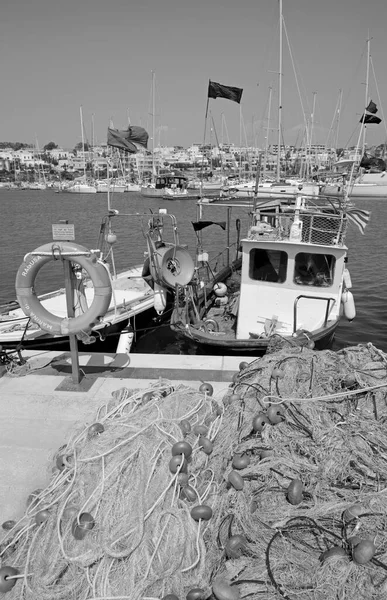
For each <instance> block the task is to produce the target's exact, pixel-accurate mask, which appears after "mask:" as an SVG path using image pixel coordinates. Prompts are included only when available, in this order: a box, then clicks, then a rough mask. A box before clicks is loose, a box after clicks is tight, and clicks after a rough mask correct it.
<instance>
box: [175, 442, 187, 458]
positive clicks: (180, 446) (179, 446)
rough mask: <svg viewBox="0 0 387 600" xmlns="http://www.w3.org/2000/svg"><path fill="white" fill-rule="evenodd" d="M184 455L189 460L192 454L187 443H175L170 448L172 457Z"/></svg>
mask: <svg viewBox="0 0 387 600" xmlns="http://www.w3.org/2000/svg"><path fill="white" fill-rule="evenodd" d="M179 454H184V456H185V457H186V458H189V457H190V456H191V454H192V446H191V444H189V443H188V442H184V441H181V442H176V443H175V444H173V446H172V456H177V455H179Z"/></svg>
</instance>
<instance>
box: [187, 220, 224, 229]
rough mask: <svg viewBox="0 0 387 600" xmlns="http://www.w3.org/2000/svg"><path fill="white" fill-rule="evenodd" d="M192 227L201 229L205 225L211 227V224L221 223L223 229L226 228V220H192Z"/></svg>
mask: <svg viewBox="0 0 387 600" xmlns="http://www.w3.org/2000/svg"><path fill="white" fill-rule="evenodd" d="M191 223H192V227H193V228H194V230H195V231H201V230H202V229H204V228H205V227H209V226H210V225H219V227H221V228H222V229H223V230H225V229H226V221H221V222H216V221H196V222H195V223H194V222H193V221H191Z"/></svg>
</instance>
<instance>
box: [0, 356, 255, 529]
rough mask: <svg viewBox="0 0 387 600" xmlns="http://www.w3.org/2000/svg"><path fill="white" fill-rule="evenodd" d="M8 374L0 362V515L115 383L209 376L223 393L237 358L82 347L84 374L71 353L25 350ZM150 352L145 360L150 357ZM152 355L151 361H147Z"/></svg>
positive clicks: (42, 473)
mask: <svg viewBox="0 0 387 600" xmlns="http://www.w3.org/2000/svg"><path fill="white" fill-rule="evenodd" d="M23 356H24V358H26V359H27V363H26V365H24V366H21V367H20V368H19V370H16V371H15V372H14V373H13V375H10V374H8V373H7V372H6V370H5V367H3V366H0V411H1V415H2V435H1V440H0V523H2V522H4V521H5V520H7V519H18V518H20V516H21V515H22V514H23V513H24V511H25V507H26V499H27V497H28V496H29V494H30V493H31V492H32V491H33V490H35V489H38V488H44V487H46V485H47V484H48V481H49V479H50V476H51V469H52V466H53V461H52V459H53V456H54V454H55V452H56V451H57V450H58V448H59V447H60V446H62V445H63V444H65V443H67V441H68V439H69V436H70V434H71V432H72V431H74V428H77V427H83V426H85V425H87V424H91V423H93V421H94V420H95V415H96V412H97V409H98V408H99V407H100V406H101V405H103V404H105V403H106V402H107V401H108V400H109V398H110V396H111V393H112V392H113V391H115V390H118V389H120V388H123V387H125V388H129V389H146V388H149V387H150V386H151V385H152V383H154V382H156V381H158V380H159V378H160V377H162V378H163V379H167V380H169V381H171V383H172V384H173V385H177V384H178V383H183V384H185V385H188V386H191V387H194V388H195V389H197V388H198V387H199V386H200V384H201V383H202V382H203V381H208V382H211V384H212V386H213V388H214V397H215V398H216V397H218V398H222V397H223V395H224V393H225V391H226V390H227V388H228V385H229V383H230V382H231V380H232V377H233V375H234V373H235V372H236V371H238V370H239V363H240V362H241V361H242V360H248V361H251V360H252V359H251V358H244V357H243V356H241V357H230V356H191V355H166V354H152V355H149V354H131V355H124V354H122V355H114V354H80V366H81V369H82V371H83V373H84V377H83V379H82V380H81V383H80V384H79V385H75V384H74V383H73V381H72V378H71V359H70V355H69V353H62V352H32V351H30V352H23ZM150 359H151V360H150ZM150 363H151V365H152V366H151V367H150V366H149V364H150Z"/></svg>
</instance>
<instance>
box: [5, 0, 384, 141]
mask: <svg viewBox="0 0 387 600" xmlns="http://www.w3.org/2000/svg"><path fill="white" fill-rule="evenodd" d="M283 17H284V23H285V31H284V37H283V90H282V105H283V131H284V138H283V139H284V142H285V143H287V144H291V143H298V144H299V143H300V142H301V139H302V135H303V129H302V126H303V122H304V117H303V111H302V108H301V100H300V97H299V95H301V97H302V103H303V106H304V111H305V113H306V116H307V118H308V119H310V120H311V114H312V107H313V104H315V111H314V115H313V122H314V135H313V142H316V143H326V141H327V139H329V138H328V133H329V131H330V128H331V125H332V123H333V124H334V125H335V124H336V120H337V119H336V118H335V116H336V108H337V106H338V101H339V94H340V93H339V90H340V89H341V90H342V109H341V117H340V120H339V137H338V146H341V147H345V146H347V145H354V144H356V142H357V136H358V129H357V124H358V122H359V118H360V114H361V112H362V111H363V109H364V106H365V81H366V63H367V60H366V56H367V43H366V42H367V38H368V36H369V37H371V38H372V40H371V44H370V47H371V56H372V61H371V68H370V75H369V97H370V98H372V100H374V102H376V104H377V105H378V108H379V113H378V114H379V115H380V116H381V117H382V116H383V114H382V110H384V111H385V112H386V116H387V78H386V74H385V61H386V57H387V35H386V23H387V0H283ZM278 23H279V3H278V0H1V8H0V81H1V90H2V91H1V96H0V141H27V142H30V141H31V142H36V139H37V140H38V143H39V145H40V147H42V146H43V145H44V144H46V143H47V142H49V141H54V142H56V143H57V144H58V145H60V146H62V147H73V146H74V145H75V144H76V143H77V142H79V141H80V139H81V127H80V106H82V113H83V120H84V128H85V131H86V136H87V138H88V140H89V141H90V138H91V130H92V126H91V123H92V121H94V132H95V139H96V140H97V141H99V142H103V141H106V128H107V126H108V125H109V122H110V120H112V122H113V125H114V126H115V127H117V128H124V127H125V126H126V125H127V123H128V117H129V118H130V121H131V123H132V124H133V125H142V126H144V127H146V128H147V130H148V131H149V133H150V135H151V136H152V118H151V116H150V112H151V110H152V102H151V89H152V85H151V81H152V75H151V73H152V71H154V73H155V89H156V93H155V106H156V111H155V113H156V114H155V123H156V135H155V143H156V144H158V143H159V142H161V144H163V145H178V144H179V145H182V146H185V147H186V146H189V145H190V144H191V143H193V142H199V143H201V142H202V141H203V134H204V115H205V109H206V100H207V88H208V80H209V79H211V80H213V81H216V82H219V83H222V84H225V85H231V86H236V87H240V88H243V90H244V91H243V97H242V103H241V118H240V109H239V106H238V105H237V104H235V103H233V102H230V101H228V100H224V99H219V98H218V99H216V100H211V101H210V111H211V116H212V121H210V122H212V133H211V128H210V127H209V128H208V129H207V136H206V141H209V139H210V137H212V139H213V141H214V143H215V141H216V139H215V135H216V136H217V138H218V141H219V142H221V141H222V140H223V141H224V142H227V141H230V142H234V143H235V144H239V142H240V139H241V140H242V143H244V141H245V139H247V142H248V143H249V144H251V143H252V141H253V140H254V139H255V141H256V142H257V143H258V144H259V145H260V146H261V147H263V146H264V144H265V141H264V136H265V130H264V127H265V126H267V119H268V114H269V113H268V111H269V101H268V99H269V89H270V87H271V88H272V102H271V104H270V115H271V117H270V125H271V128H273V131H271V132H270V135H269V140H270V141H271V142H273V143H276V141H277V138H278V134H277V133H276V132H275V131H274V129H275V127H276V115H277V105H278V75H277V74H276V72H278V64H279V27H278ZM287 37H288V39H289V42H290V50H291V54H290V52H289V47H288V43H287ZM291 57H292V59H293V61H292V59H291ZM292 62H293V63H294V67H295V70H296V73H297V79H296V76H295V74H294V70H293V64H292ZM374 73H375V76H376V79H375V77H374ZM297 85H298V88H299V91H300V93H299V92H298V89H297ZM92 115H94V117H93V116H92ZM222 123H223V126H222ZM253 124H254V126H253ZM335 129H336V128H335V126H334V127H333V132H332V133H331V135H330V139H335V136H336V134H335ZM386 137H387V136H386V125H385V123H384V121H383V122H382V123H381V124H380V125H373V126H372V125H371V126H369V127H368V132H367V139H368V141H369V143H370V144H373V143H381V142H384V141H385V139H386ZM150 146H152V141H150Z"/></svg>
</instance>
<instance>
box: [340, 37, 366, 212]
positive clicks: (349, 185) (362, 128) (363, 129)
mask: <svg viewBox="0 0 387 600" xmlns="http://www.w3.org/2000/svg"><path fill="white" fill-rule="evenodd" d="M370 42H371V38H370V37H369V36H368V39H367V69H366V90H365V108H364V110H363V116H362V119H360V121H361V126H360V131H359V137H358V140H357V145H356V153H357V150H358V149H359V148H360V141H361V138H362V136H363V142H362V152H361V155H360V160H359V162H358V166H359V165H360V162H361V159H362V157H363V154H364V148H365V132H366V125H365V122H364V121H365V116H366V112H367V106H368V87H369V73H370ZM356 162H357V161H356V160H354V161H353V162H352V167H351V172H350V174H349V179H348V183H347V185H346V188H345V190H344V202H345V203H346V202H347V201H348V197H349V194H350V190H351V188H352V186H353V179H354V177H353V175H354V172H355V164H356Z"/></svg>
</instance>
